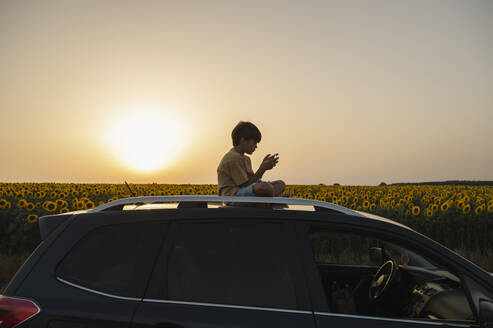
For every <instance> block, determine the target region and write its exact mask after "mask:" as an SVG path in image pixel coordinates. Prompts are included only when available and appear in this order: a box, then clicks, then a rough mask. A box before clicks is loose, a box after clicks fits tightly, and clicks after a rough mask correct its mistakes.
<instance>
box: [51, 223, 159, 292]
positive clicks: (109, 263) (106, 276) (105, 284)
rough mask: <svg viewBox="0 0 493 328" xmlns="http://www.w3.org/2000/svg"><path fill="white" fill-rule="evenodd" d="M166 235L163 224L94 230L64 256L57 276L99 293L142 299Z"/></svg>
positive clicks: (124, 225) (121, 225) (110, 226)
mask: <svg viewBox="0 0 493 328" xmlns="http://www.w3.org/2000/svg"><path fill="white" fill-rule="evenodd" d="M163 233H164V224H163V223H162V222H142V223H130V224H118V225H109V226H104V227H100V228H97V229H94V230H92V231H90V232H89V233H88V234H86V235H85V236H84V237H83V238H82V239H81V240H80V241H79V242H78V243H77V244H76V245H75V246H74V247H73V248H72V249H71V250H70V252H69V253H68V254H67V255H66V256H65V258H64V259H63V260H62V262H61V263H60V264H59V266H58V269H57V276H58V277H60V278H62V279H63V280H66V281H68V282H71V283H74V284H76V285H79V286H82V287H86V288H89V289H92V290H95V291H98V292H103V293H107V294H111V295H116V296H125V297H137V298H139V297H142V295H143V292H144V289H145V285H146V283H147V281H148V278H149V275H150V273H151V270H152V264H153V263H154V261H155V258H156V256H157V253H158V252H159V247H160V245H161V243H162V238H163Z"/></svg>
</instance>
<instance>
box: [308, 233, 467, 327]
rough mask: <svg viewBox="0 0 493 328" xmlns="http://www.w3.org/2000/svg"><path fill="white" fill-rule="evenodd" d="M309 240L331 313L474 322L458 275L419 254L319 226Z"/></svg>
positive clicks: (309, 234) (381, 241)
mask: <svg viewBox="0 0 493 328" xmlns="http://www.w3.org/2000/svg"><path fill="white" fill-rule="evenodd" d="M307 241H308V243H309V244H310V247H311V250H312V253H313V260H314V261H315V263H316V267H317V272H318V274H319V275H320V280H321V282H322V286H321V290H322V292H323V294H324V295H325V297H326V300H327V304H328V305H329V309H330V312H332V313H343V314H354V315H365V316H378V317H390V318H402V319H409V318H416V319H420V320H433V321H435V320H450V321H474V316H473V312H472V311H471V307H470V304H469V301H468V299H467V296H466V292H465V290H464V288H463V284H462V282H461V280H460V279H459V277H458V276H457V275H455V274H454V273H453V272H452V271H451V270H448V269H447V268H446V267H444V266H441V265H439V264H437V263H435V262H434V261H431V260H429V259H428V258H426V257H425V256H423V255H420V254H419V252H417V251H415V250H409V249H408V248H407V247H404V246H402V245H399V244H398V243H395V242H392V243H391V242H388V241H386V240H383V239H381V238H376V237H373V236H371V235H368V234H365V235H363V234H358V233H352V232H350V231H332V230H330V229H328V228H327V227H318V226H312V227H309V229H308V230H307ZM377 272H378V274H377Z"/></svg>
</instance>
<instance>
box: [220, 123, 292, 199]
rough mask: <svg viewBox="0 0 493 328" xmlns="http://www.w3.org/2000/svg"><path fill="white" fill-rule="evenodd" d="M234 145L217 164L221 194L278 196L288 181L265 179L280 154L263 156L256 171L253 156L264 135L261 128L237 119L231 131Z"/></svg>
mask: <svg viewBox="0 0 493 328" xmlns="http://www.w3.org/2000/svg"><path fill="white" fill-rule="evenodd" d="M231 137H232V139H233V148H231V150H230V151H229V152H227V153H226V154H225V155H224V156H223V158H222V160H221V162H220V163H219V166H218V167H217V180H218V193H219V196H259V197H279V196H281V195H282V193H283V191H284V188H285V187H286V184H285V183H284V182H283V181H282V180H276V181H269V182H266V181H262V180H261V178H262V176H263V175H264V173H265V171H267V170H270V169H272V168H273V167H275V166H276V164H277V162H278V161H279V156H278V154H274V155H270V154H268V155H267V156H265V157H264V160H263V161H262V163H261V164H260V167H259V168H258V170H257V172H255V173H253V170H252V162H251V161H250V157H248V156H246V155H245V153H246V154H248V155H251V154H252V153H253V152H254V151H255V149H256V148H257V143H259V142H260V140H261V139H262V134H261V133H260V131H259V129H258V128H257V127H256V126H255V125H254V124H253V123H250V122H240V123H238V124H237V125H236V126H235V128H234V129H233V132H232V133H231Z"/></svg>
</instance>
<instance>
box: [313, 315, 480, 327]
mask: <svg viewBox="0 0 493 328" xmlns="http://www.w3.org/2000/svg"><path fill="white" fill-rule="evenodd" d="M313 314H314V315H321V316H327V317H339V318H353V319H364V320H378V321H391V322H403V323H419V324H427V325H431V326H447V327H448V326H450V327H467V328H469V327H477V326H478V325H477V322H471V323H470V324H467V323H457V322H456V321H446V320H443V321H430V320H426V319H424V320H412V319H398V318H387V317H372V316H366V315H355V314H343V313H330V312H314V313H313Z"/></svg>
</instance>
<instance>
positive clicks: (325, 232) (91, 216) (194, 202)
mask: <svg viewBox="0 0 493 328" xmlns="http://www.w3.org/2000/svg"><path fill="white" fill-rule="evenodd" d="M231 203H234V204H236V206H230V205H228V204H231ZM39 226H40V232H41V237H42V242H41V243H40V244H39V246H38V247H37V248H36V250H35V251H34V252H33V253H32V254H31V256H30V257H29V258H28V260H27V261H26V262H25V263H24V264H23V266H22V267H21V268H20V269H19V271H18V272H17V273H16V274H15V276H14V277H13V278H12V280H11V281H10V282H9V284H8V285H7V287H6V288H5V290H4V292H3V295H1V296H0V327H2V328H3V327H32V328H34V327H36V328H37V327H50V328H61V327H74V328H75V327H107V328H111V327H132V328H145V327H161V328H179V327H190V328H195V327H257V328H263V327H284V328H289V327H298V328H299V327H310V328H315V327H318V328H325V327H331V328H333V327H384V328H386V327H437V326H440V327H484V328H486V327H492V326H493V277H492V276H491V275H490V274H489V273H487V272H485V271H484V270H482V269H481V268H479V267H478V266H476V265H475V264H473V263H471V262H469V261H468V260H466V259H464V258H463V257H461V256H459V255H457V254H456V253H454V252H453V251H451V250H449V249H447V248H446V247H444V246H442V245H440V244H439V243H437V242H435V241H433V240H431V239H430V238H427V237H426V236H424V235H422V234H419V233H418V232H416V231H414V230H412V229H410V228H408V227H406V226H404V225H402V224H399V223H397V222H395V221H392V220H389V219H386V218H383V217H379V216H376V215H372V214H369V213H364V212H360V211H354V210H351V209H348V208H345V207H342V206H338V205H335V204H331V203H326V202H322V201H314V200H306V199H297V198H282V197H281V198H268V197H220V196H165V197H164V196H163V197H161V196H155V197H132V198H126V199H119V200H116V201H113V202H109V203H107V204H104V205H101V206H99V207H96V208H94V209H91V210H86V211H79V212H72V213H65V214H60V215H49V216H44V217H42V218H40V220H39Z"/></svg>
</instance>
